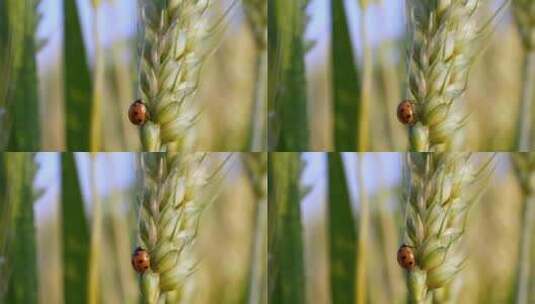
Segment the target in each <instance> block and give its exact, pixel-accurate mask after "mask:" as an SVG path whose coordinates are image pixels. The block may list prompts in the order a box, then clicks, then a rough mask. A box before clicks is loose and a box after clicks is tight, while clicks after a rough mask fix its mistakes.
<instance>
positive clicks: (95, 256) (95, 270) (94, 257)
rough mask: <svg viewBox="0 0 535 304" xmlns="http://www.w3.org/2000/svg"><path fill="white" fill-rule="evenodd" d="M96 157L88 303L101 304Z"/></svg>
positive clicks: (92, 180) (93, 161)
mask: <svg viewBox="0 0 535 304" xmlns="http://www.w3.org/2000/svg"><path fill="white" fill-rule="evenodd" d="M96 165H97V164H96V155H95V154H94V153H91V167H90V181H89V182H90V187H91V197H92V198H93V203H92V207H93V208H92V210H93V212H92V218H93V220H92V225H91V249H90V250H91V252H90V256H89V293H88V295H87V296H88V301H87V302H88V303H89V304H96V303H99V302H100V279H99V275H100V252H101V251H102V246H101V243H102V207H101V202H100V194H99V191H98V186H97V175H96V169H97V168H96Z"/></svg>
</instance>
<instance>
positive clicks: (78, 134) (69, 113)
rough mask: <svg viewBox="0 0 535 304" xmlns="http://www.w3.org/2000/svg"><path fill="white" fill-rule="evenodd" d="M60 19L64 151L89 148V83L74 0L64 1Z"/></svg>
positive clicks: (90, 98) (89, 78)
mask: <svg viewBox="0 0 535 304" xmlns="http://www.w3.org/2000/svg"><path fill="white" fill-rule="evenodd" d="M63 20H64V24H65V27H64V29H65V34H64V42H63V47H64V60H65V62H64V64H63V77H64V90H65V110H66V112H65V115H66V117H65V120H66V124H67V126H66V128H67V129H66V132H67V150H68V151H89V148H90V138H91V115H90V113H91V101H92V97H91V91H92V84H91V75H90V73H89V68H88V64H87V57H86V51H85V47H84V41H83V36H82V31H81V27H80V18H79V16H78V11H77V9H76V1H75V0H64V3H63Z"/></svg>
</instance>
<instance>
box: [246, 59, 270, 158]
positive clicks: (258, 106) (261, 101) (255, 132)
mask: <svg viewBox="0 0 535 304" xmlns="http://www.w3.org/2000/svg"><path fill="white" fill-rule="evenodd" d="M267 58H268V57H267V50H266V49H263V50H261V51H260V53H259V54H258V58H257V64H256V82H255V92H254V95H255V96H254V103H253V110H252V114H253V115H252V116H251V131H252V138H251V145H250V151H251V152H261V151H266V150H267V133H266V131H267V128H266V122H267V117H266V113H267V68H268V66H267V63H268V60H267Z"/></svg>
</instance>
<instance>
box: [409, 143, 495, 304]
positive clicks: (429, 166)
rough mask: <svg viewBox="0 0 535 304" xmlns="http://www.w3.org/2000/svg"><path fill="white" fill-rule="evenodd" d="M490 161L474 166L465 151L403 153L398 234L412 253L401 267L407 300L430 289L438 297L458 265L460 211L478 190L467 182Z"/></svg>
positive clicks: (478, 181) (478, 182)
mask: <svg viewBox="0 0 535 304" xmlns="http://www.w3.org/2000/svg"><path fill="white" fill-rule="evenodd" d="M490 163H491V161H489V162H488V163H487V164H485V165H483V166H482V167H481V169H480V170H477V171H476V170H475V168H474V166H473V165H472V164H471V161H470V154H465V153H448V154H443V153H411V154H409V156H408V166H409V169H410V189H409V194H408V204H407V208H406V215H405V216H406V223H405V229H406V232H405V237H404V239H405V245H407V246H409V247H410V248H411V250H412V251H413V253H414V257H415V264H414V265H412V266H413V267H410V268H407V269H408V271H407V276H408V280H407V284H408V289H409V298H410V301H411V303H428V301H430V300H431V299H433V296H434V295H435V294H436V296H435V299H434V300H435V302H439V303H440V302H441V301H440V300H438V299H439V297H438V295H439V294H440V291H441V290H442V291H443V290H444V289H445V288H448V287H449V284H450V283H451V282H452V280H454V279H455V278H456V276H457V274H458V273H459V271H461V269H462V267H463V263H464V259H465V257H464V255H463V253H462V250H461V246H460V244H461V240H462V237H463V235H464V230H465V221H466V215H467V212H468V210H469V207H470V206H471V205H472V204H473V203H474V202H475V201H476V200H477V198H478V195H479V194H480V193H481V191H477V192H476V191H473V190H475V189H473V187H474V186H475V187H478V186H482V185H483V184H484V181H485V180H486V178H485V177H488V176H489V175H490V171H491V170H489V169H488V168H489V167H490V166H489V164H490ZM472 191H473V192H472ZM474 194H475V195H474ZM440 296H443V295H440ZM441 300H442V299H441Z"/></svg>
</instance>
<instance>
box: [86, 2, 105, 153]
mask: <svg viewBox="0 0 535 304" xmlns="http://www.w3.org/2000/svg"><path fill="white" fill-rule="evenodd" d="M92 4H93V24H92V25H93V28H92V32H93V44H94V46H95V70H94V75H93V91H92V94H93V103H92V104H91V140H90V147H89V151H91V152H98V151H100V150H101V147H102V143H101V125H102V123H101V103H102V96H103V94H102V92H103V91H104V77H105V75H104V73H105V66H104V65H105V63H104V56H103V55H104V54H103V52H102V47H101V45H100V35H99V30H98V26H99V20H100V12H99V6H100V0H93V1H92Z"/></svg>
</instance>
